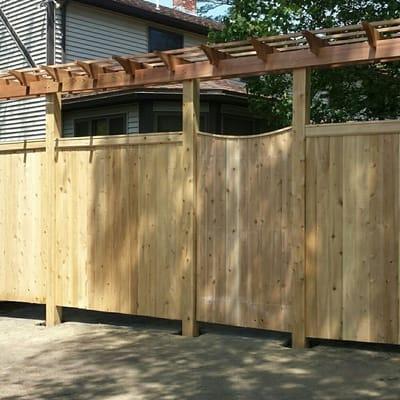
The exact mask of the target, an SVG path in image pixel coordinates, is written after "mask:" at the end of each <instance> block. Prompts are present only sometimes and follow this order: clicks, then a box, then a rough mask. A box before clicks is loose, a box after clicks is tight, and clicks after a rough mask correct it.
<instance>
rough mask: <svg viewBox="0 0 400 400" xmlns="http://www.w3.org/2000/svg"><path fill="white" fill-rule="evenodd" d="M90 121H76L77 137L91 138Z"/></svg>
mask: <svg viewBox="0 0 400 400" xmlns="http://www.w3.org/2000/svg"><path fill="white" fill-rule="evenodd" d="M89 122H90V121H88V120H86V121H75V136H78V137H81V136H90V125H89Z"/></svg>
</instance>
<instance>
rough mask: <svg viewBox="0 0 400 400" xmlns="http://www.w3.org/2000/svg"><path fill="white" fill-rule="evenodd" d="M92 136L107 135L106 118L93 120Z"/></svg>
mask: <svg viewBox="0 0 400 400" xmlns="http://www.w3.org/2000/svg"><path fill="white" fill-rule="evenodd" d="M92 126H93V136H100V135H108V121H107V118H102V119H95V120H93V125H92Z"/></svg>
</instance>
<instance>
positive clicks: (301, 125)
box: [289, 68, 310, 348]
mask: <svg viewBox="0 0 400 400" xmlns="http://www.w3.org/2000/svg"><path fill="white" fill-rule="evenodd" d="M309 122H310V72H309V70H307V69H305V68H302V69H296V70H294V71H293V123H292V125H293V142H292V150H291V191H290V192H291V200H290V201H291V210H292V223H291V230H292V235H293V236H292V241H291V248H290V249H289V250H290V254H291V257H290V267H291V268H293V273H294V274H293V278H294V281H293V315H292V323H293V327H292V346H293V347H294V348H305V347H307V338H306V297H305V296H306V292H305V285H306V282H305V277H306V273H305V272H306V263H305V260H306V235H305V224H306V217H305V215H306V190H305V189H306V165H305V164H306V138H305V125H306V124H308V123H309Z"/></svg>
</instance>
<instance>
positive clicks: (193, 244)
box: [181, 80, 200, 337]
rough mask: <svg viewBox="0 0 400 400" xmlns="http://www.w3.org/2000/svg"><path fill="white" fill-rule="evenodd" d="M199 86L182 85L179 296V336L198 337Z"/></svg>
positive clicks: (196, 82)
mask: <svg viewBox="0 0 400 400" xmlns="http://www.w3.org/2000/svg"><path fill="white" fill-rule="evenodd" d="M199 113H200V86H199V81H198V80H191V81H187V82H184V83H183V168H184V184H183V210H182V211H183V216H184V224H183V226H182V230H183V234H184V238H185V240H184V244H183V271H182V292H181V299H182V300H181V313H182V335H183V336H191V337H195V336H198V335H199V326H198V323H197V321H196V297H197V293H196V292H197V284H196V280H197V132H198V130H199V120H200V117H199Z"/></svg>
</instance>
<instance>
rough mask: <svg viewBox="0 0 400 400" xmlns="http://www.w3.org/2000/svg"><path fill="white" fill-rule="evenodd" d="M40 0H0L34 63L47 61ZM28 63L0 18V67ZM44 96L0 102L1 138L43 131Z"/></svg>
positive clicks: (4, 67)
mask: <svg viewBox="0 0 400 400" xmlns="http://www.w3.org/2000/svg"><path fill="white" fill-rule="evenodd" d="M39 3H40V0H0V5H1V7H2V10H3V11H4V13H5V14H6V16H7V18H8V20H9V21H10V23H11V24H12V26H13V27H14V29H15V31H16V32H17V33H18V35H19V37H20V39H21V40H22V42H23V43H24V45H25V46H26V48H27V49H28V51H29V52H30V53H31V55H32V58H33V60H34V61H35V63H36V64H38V65H40V64H45V63H46V13H45V9H43V8H40V7H39ZM24 67H28V64H27V63H26V61H25V59H24V57H23V56H22V54H21V52H20V51H19V49H18V47H17V46H16V44H15V42H14V40H13V38H12V37H11V36H10V35H9V33H8V31H7V29H6V28H5V27H4V25H3V24H2V22H0V70H7V69H12V68H15V69H18V68H24ZM44 132H45V100H44V99H30V100H20V101H8V102H1V103H0V136H1V139H19V138H29V137H37V136H42V135H44Z"/></svg>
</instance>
